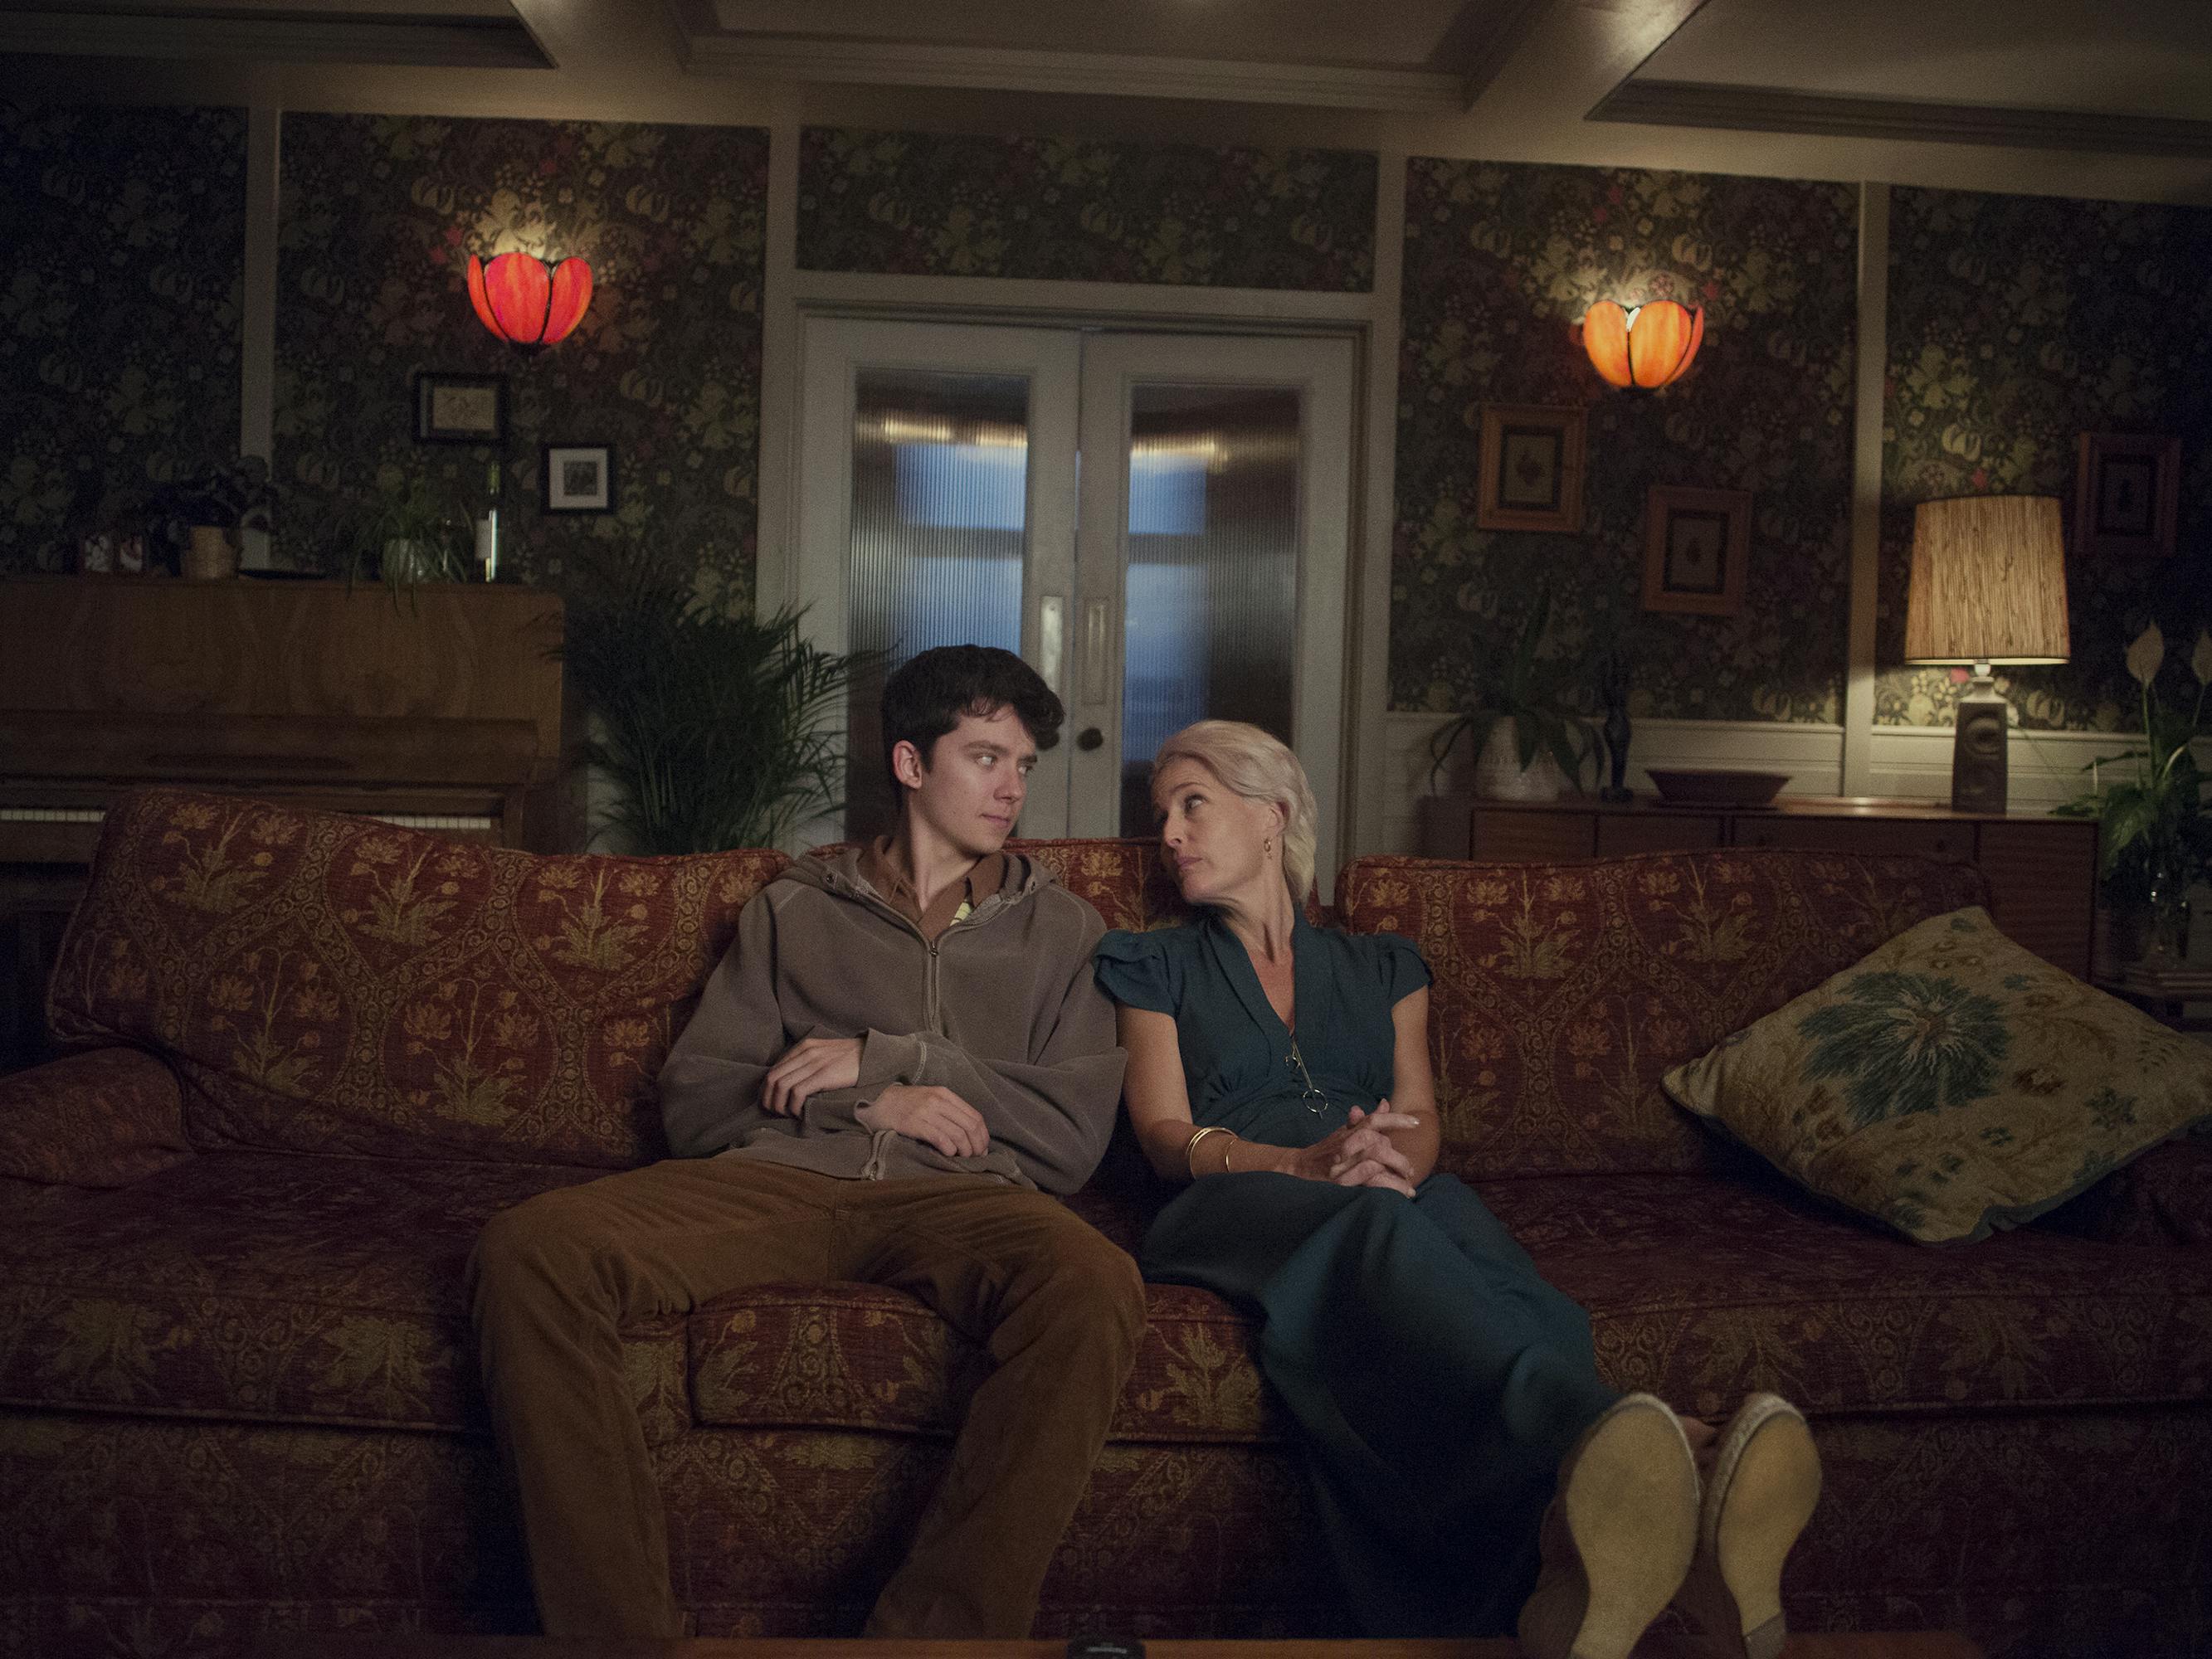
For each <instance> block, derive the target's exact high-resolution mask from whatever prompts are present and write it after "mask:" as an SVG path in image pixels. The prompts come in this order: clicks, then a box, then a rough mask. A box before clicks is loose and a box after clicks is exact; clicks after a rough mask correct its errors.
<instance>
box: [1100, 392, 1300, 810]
mask: <svg viewBox="0 0 2212 1659" xmlns="http://www.w3.org/2000/svg"><path fill="white" fill-rule="evenodd" d="M1298 456H1299V393H1298V390H1297V388H1296V387H1294V386H1178V385H1175V384H1162V383H1158V382H1140V383H1139V384H1137V385H1135V386H1132V387H1131V388H1130V398H1129V494H1128V501H1127V541H1126V542H1125V544H1124V545H1125V546H1126V548H1127V558H1128V568H1127V572H1126V574H1125V577H1124V585H1123V605H1124V610H1125V616H1124V626H1123V629H1122V640H1123V644H1122V679H1121V688H1122V690H1121V834H1123V835H1125V836H1147V835H1150V834H1152V829H1153V824H1152V797H1151V793H1150V787H1149V779H1150V775H1151V769H1152V757H1153V756H1154V755H1156V754H1157V753H1158V751H1159V746H1160V744H1161V742H1162V741H1163V740H1164V739H1165V738H1168V737H1169V736H1170V735H1172V734H1173V733H1174V732H1177V731H1179V730H1181V729H1182V727H1183V726H1188V725H1189V724H1190V723H1191V721H1193V720H1205V719H1209V718H1211V719H1217V720H1249V721H1250V722H1251V723H1252V724H1253V725H1255V726H1262V727H1264V728H1266V729H1267V731H1269V732H1273V733H1274V735H1275V736H1277V737H1279V738H1282V739H1283V741H1284V742H1285V743H1289V742H1291V738H1292V732H1291V715H1292V712H1293V711H1292V696H1291V692H1292V681H1293V671H1294V664H1295V661H1296V657H1297V609H1298V607H1297V599H1298V495H1299V486H1298Z"/></svg>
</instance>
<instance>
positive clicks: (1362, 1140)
mask: <svg viewBox="0 0 2212 1659" xmlns="http://www.w3.org/2000/svg"><path fill="white" fill-rule="evenodd" d="M1420 1121H1421V1120H1420V1119H1419V1118H1417V1117H1415V1116H1414V1115H1413V1114H1412V1113H1410V1112H1394V1111H1392V1110H1391V1109H1390V1103H1389V1101H1387V1100H1378V1101H1376V1103H1375V1109H1374V1110H1373V1111H1371V1112H1369V1111H1363V1110H1361V1109H1359V1108H1358V1107H1357V1106H1355V1107H1353V1108H1352V1112H1351V1115H1350V1116H1348V1117H1347V1118H1346V1120H1345V1124H1344V1127H1342V1128H1341V1129H1339V1130H1338V1131H1337V1132H1336V1133H1334V1134H1333V1135H1329V1136H1327V1137H1325V1138H1324V1139H1320V1140H1317V1141H1316V1142H1315V1143H1314V1144H1313V1145H1312V1146H1309V1147H1307V1148H1305V1149H1304V1151H1303V1152H1300V1153H1299V1154H1298V1156H1297V1160H1296V1161H1295V1162H1294V1163H1293V1164H1291V1168H1290V1170H1289V1171H1288V1173H1290V1174H1291V1175H1295V1176H1304V1177H1305V1178H1306V1179H1307V1180H1309V1181H1333V1182H1335V1183H1336V1184H1337V1185H1338V1186H1340V1187H1388V1188H1389V1189H1390V1190H1391V1191H1392V1192H1394V1193H1403V1194H1405V1195H1406V1196H1407V1197H1408V1198H1411V1197H1413V1164H1412V1162H1411V1161H1410V1160H1409V1159H1408V1158H1407V1156H1406V1155H1405V1153H1403V1152H1400V1151H1399V1150H1398V1147H1397V1145H1396V1143H1395V1142H1394V1141H1393V1140H1392V1139H1390V1136H1389V1131H1390V1130H1392V1129H1411V1128H1414V1127H1418V1126H1419V1123H1420Z"/></svg>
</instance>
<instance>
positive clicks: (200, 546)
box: [184, 524, 238, 582]
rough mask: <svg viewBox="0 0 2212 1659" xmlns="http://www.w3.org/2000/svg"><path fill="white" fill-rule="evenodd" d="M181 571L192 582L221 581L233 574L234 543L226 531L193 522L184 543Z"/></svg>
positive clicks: (235, 544)
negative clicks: (187, 540) (186, 541)
mask: <svg viewBox="0 0 2212 1659" xmlns="http://www.w3.org/2000/svg"><path fill="white" fill-rule="evenodd" d="M184 571H185V576H186V577H187V578H188V579H190V580H192V581H196V582H217V581H224V580H228V579H229V578H230V577H232V576H235V575H236V574H238V544H237V543H235V542H234V541H232V540H231V538H230V532H228V530H225V529H223V528H222V527H221V526H217V525H211V524H200V525H194V526H192V534H191V541H190V542H188V543H187V544H185V560H184Z"/></svg>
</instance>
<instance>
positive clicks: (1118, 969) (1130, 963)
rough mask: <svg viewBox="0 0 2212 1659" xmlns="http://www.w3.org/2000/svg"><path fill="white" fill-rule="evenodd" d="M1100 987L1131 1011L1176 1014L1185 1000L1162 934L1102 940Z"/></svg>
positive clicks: (1111, 935)
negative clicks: (1139, 1009) (1171, 969)
mask: <svg viewBox="0 0 2212 1659" xmlns="http://www.w3.org/2000/svg"><path fill="white" fill-rule="evenodd" d="M1096 972H1097V978H1098V988H1099V989H1100V990H1102V991H1103V992H1105V994H1107V995H1108V996H1109V997H1111V998H1113V999H1114V1000H1115V1001H1116V1002H1118V1003H1120V1004H1121V1005H1122V1006H1125V1007H1129V1008H1144V1009H1147V1010H1149V1011H1150V1012H1153V1013H1156V1014H1173V1013H1175V1012H1176V1011H1177V1005H1178V1004H1179V1003H1180V1002H1181V1001H1182V998H1181V997H1180V996H1179V995H1178V994H1177V992H1178V991H1179V989H1180V988H1181V987H1179V986H1178V985H1176V982H1175V981H1176V980H1177V979H1179V978H1180V977H1181V975H1176V974H1175V973H1173V972H1171V971H1170V967H1169V963H1168V957H1167V949H1166V946H1165V945H1164V942H1163V941H1162V939H1160V936H1159V935H1158V933H1122V932H1118V931H1117V932H1115V933H1109V934H1107V935H1106V937H1105V938H1103V939H1100V940H1099V941H1098V958H1097V968H1096Z"/></svg>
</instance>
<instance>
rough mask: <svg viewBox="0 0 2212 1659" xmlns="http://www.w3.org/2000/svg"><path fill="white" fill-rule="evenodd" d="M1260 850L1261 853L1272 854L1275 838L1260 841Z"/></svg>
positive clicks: (1270, 837)
mask: <svg viewBox="0 0 2212 1659" xmlns="http://www.w3.org/2000/svg"><path fill="white" fill-rule="evenodd" d="M1260 850H1261V852H1262V853H1272V852H1273V851H1274V850H1275V838H1274V837H1273V836H1267V837H1265V838H1264V839H1263V840H1261V842H1260Z"/></svg>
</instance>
